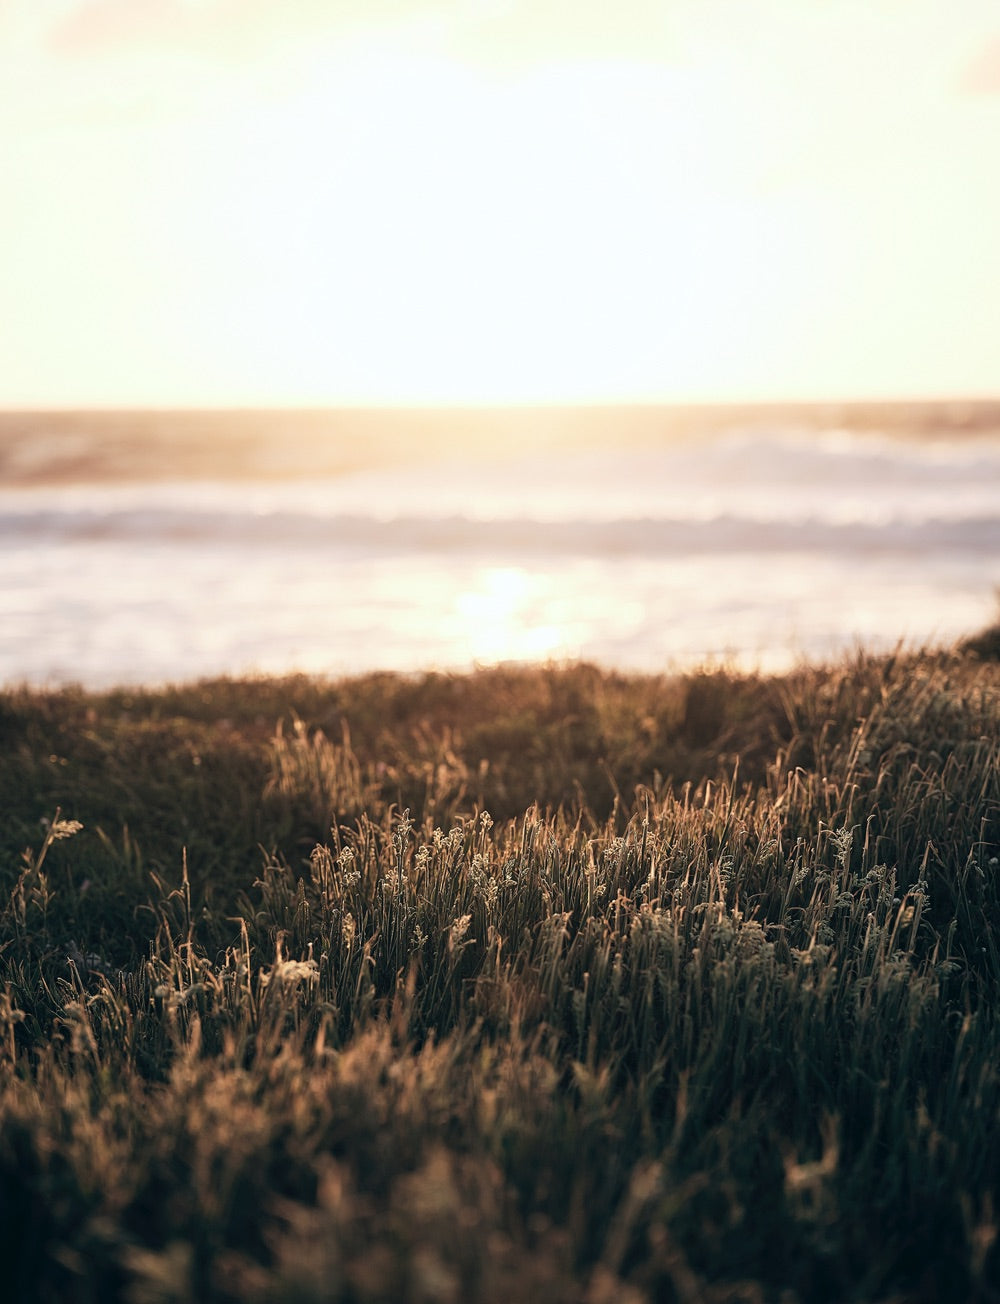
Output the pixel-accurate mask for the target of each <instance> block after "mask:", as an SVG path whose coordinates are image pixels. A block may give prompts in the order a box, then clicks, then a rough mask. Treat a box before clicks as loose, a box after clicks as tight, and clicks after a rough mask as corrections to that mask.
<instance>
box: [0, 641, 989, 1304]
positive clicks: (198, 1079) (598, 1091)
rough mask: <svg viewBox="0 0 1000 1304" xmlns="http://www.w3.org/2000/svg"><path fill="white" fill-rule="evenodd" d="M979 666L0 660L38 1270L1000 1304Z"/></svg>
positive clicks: (250, 1285)
mask: <svg viewBox="0 0 1000 1304" xmlns="http://www.w3.org/2000/svg"><path fill="white" fill-rule="evenodd" d="M994 656H995V649H994V648H993V646H992V644H991V643H990V641H989V639H986V640H985V641H980V642H979V643H977V644H976V645H975V646H970V647H969V648H967V649H965V650H956V651H955V652H951V653H940V654H939V653H934V654H931V653H926V654H922V655H912V656H910V655H906V656H903V655H899V656H896V657H889V658H872V657H867V656H858V657H857V658H855V659H854V660H852V661H850V662H848V663H845V664H843V665H840V666H837V667H835V668H829V669H823V670H820V669H803V670H801V671H798V672H796V673H794V674H791V675H789V676H787V677H784V678H775V679H765V678H758V677H753V676H749V677H745V676H739V675H736V674H730V673H726V672H722V671H719V672H711V673H703V674H695V675H691V676H688V677H681V678H665V677H664V678H649V677H644V678H640V677H623V676H618V675H612V674H606V673H602V672H600V671H598V670H596V669H593V668H591V667H586V666H582V667H571V668H566V669H559V668H546V669H531V670H513V669H501V670H488V671H487V670H484V671H480V672H478V673H477V674H475V675H470V676H466V677H446V676H428V677H424V678H419V679H407V678H402V677H394V676H385V675H382V676H373V677H368V678H363V679H355V680H349V681H342V682H336V683H323V682H319V681H315V680H307V679H293V680H281V681H273V680H266V681H265V680H262V681H244V682H235V681H220V682H212V683H201V684H197V685H192V686H188V687H183V688H176V689H169V690H164V691H158V692H129V693H111V694H102V695H95V694H87V693H84V692H82V691H66V692H59V693H38V692H30V691H13V692H7V693H5V694H2V695H0V794H2V802H3V820H2V822H0V1084H2V1085H0V1242H2V1245H0V1249H2V1253H3V1256H4V1264H5V1269H4V1270H5V1277H6V1281H7V1282H8V1283H9V1288H10V1292H11V1293H10V1298H12V1299H17V1300H34V1299H38V1300H45V1301H56V1300H60V1301H63V1300H66V1299H73V1300H80V1301H95V1302H96V1301H102V1304H104V1302H105V1301H118V1300H121V1301H131V1302H132V1304H151V1302H152V1301H170V1300H175V1301H183V1300H205V1301H235V1300H248V1301H260V1302H261V1304H264V1301H278V1302H279V1304H280V1302H286V1304H292V1302H293V1301H294V1302H295V1304H301V1302H304V1301H344V1302H345V1304H346V1302H347V1301H387V1302H388V1301H410V1300H413V1301H426V1302H427V1304H430V1302H431V1301H443V1302H454V1304H461V1302H464V1301H472V1300H483V1301H491V1302H495V1304H506V1302H507V1301H513V1300H518V1301H521V1300H523V1301H533V1300H544V1301H545V1302H546V1304H558V1302H559V1301H566V1302H567V1304H570V1302H571V1301H587V1304H612V1301H615V1302H618V1301H625V1302H626V1304H640V1302H641V1301H654V1300H655V1301H661V1300H662V1301H671V1300H677V1301H683V1302H685V1304H686V1302H688V1301H702V1300H708V1301H711V1300H718V1301H722V1300H745V1301H757V1300H775V1301H781V1304H791V1302H792V1301H795V1300H802V1301H813V1300H819V1301H824V1300H829V1301H846V1300H881V1301H890V1300H896V1301H898V1300H926V1301H936V1300H952V1299H953V1300H983V1301H987V1300H993V1299H997V1298H1000V1246H998V1245H997V1243H996V1239H995V1238H996V1232H997V1228H998V1225H1000V1224H998V1218H1000V1023H998V1014H1000V999H998V996H1000V933H998V920H1000V913H998V911H1000V664H998V663H997V661H996V660H995V659H994ZM78 825H82V827H78Z"/></svg>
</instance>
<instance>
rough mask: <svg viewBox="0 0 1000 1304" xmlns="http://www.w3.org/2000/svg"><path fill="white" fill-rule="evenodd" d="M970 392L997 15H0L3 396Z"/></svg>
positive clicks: (679, 7) (979, 356)
mask: <svg viewBox="0 0 1000 1304" xmlns="http://www.w3.org/2000/svg"><path fill="white" fill-rule="evenodd" d="M997 394H1000V8H998V6H997V3H996V0H961V3H955V0H616V3H615V4H613V5H612V4H609V3H608V2H607V0H0V406H5V407H18V406H129V405H156V406H161V405H162V406H198V405H224V406H252V405H284V404H293V405H325V404H359V403H361V404H369V403H376V404H377V403H388V404H400V403H504V402H520V403H534V402H570V403H587V402H601V403H604V402H660V401H668V402H669V401H697V400H709V401H720V400H721V401H727V400H752V399H768V400H772V399H810V398H822V399H826V398H854V397H858V398H868V397H885V398H893V397H899V398H903V397H950V396H982V397H986V396H995V395H997Z"/></svg>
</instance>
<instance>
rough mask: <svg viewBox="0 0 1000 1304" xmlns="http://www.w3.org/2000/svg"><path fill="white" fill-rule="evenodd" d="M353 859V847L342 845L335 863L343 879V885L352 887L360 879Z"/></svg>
mask: <svg viewBox="0 0 1000 1304" xmlns="http://www.w3.org/2000/svg"><path fill="white" fill-rule="evenodd" d="M354 860H355V856H354V848H353V847H344V849H343V851H341V853H340V855H339V856H338V857H337V865H338V866H339V868H340V873H341V876H342V877H343V880H344V887H354V886H355V885H356V884H357V883H358V882H359V881H360V879H361V873H360V871H359V870H358V869H356V868H355V864H354Z"/></svg>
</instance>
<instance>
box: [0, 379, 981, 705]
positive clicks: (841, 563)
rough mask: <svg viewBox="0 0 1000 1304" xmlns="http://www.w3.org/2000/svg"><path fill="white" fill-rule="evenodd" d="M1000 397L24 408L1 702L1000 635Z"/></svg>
mask: <svg viewBox="0 0 1000 1304" xmlns="http://www.w3.org/2000/svg"><path fill="white" fill-rule="evenodd" d="M998 589H1000V404H991V403H963V404H957V403H950V404H886V405H871V404H869V405H825V406H794V407H724V408H686V409H685V408H655V407H648V408H620V409H616V408H607V409H594V408H591V409H575V410H574V409H562V408H551V409H544V408H540V409H530V410H529V409H506V410H505V409H495V410H490V411H485V410H484V411H473V410H470V411H462V410H447V411H437V412H435V411H406V410H397V411H393V410H383V411H355V412H351V411H331V412H294V411H286V412H245V413H234V412H226V413H222V412H219V413H211V412H174V413H172V412H145V413H144V412H112V413H97V412H87V413H71V412H60V413H16V412H7V413H0V616H2V631H3V632H2V637H0V682H3V683H6V684H12V683H17V682H28V683H31V684H36V685H56V684H62V683H67V682H79V683H82V684H84V685H87V686H91V687H102V686H110V685H115V684H139V683H143V684H157V683H162V682H165V681H180V680H188V679H191V678H197V677H202V676H212V675H219V674H244V673H253V672H265V673H282V672H286V671H291V670H304V671H308V672H311V673H324V674H342V673H352V672H356V671H367V670H374V669H391V670H399V671H415V670H423V669H430V668H437V669H466V668H469V667H471V666H473V665H474V664H476V663H493V662H498V661H522V660H531V661H536V660H547V659H554V660H565V659H577V658H582V659H586V660H589V661H595V662H598V663H600V664H602V665H604V666H608V667H613V668H620V669H623V670H663V669H669V668H672V667H678V668H679V667H685V666H690V665H691V664H693V663H699V662H704V661H706V660H714V661H723V660H725V661H727V662H729V663H731V664H736V665H738V666H741V667H747V668H750V667H760V668H763V669H781V668H784V667H786V666H788V665H790V664H793V663H794V662H795V661H797V660H799V659H803V658H806V659H813V660H815V659H825V658H829V657H833V656H837V655H839V654H841V653H842V652H844V651H849V650H850V649H852V648H853V647H855V646H857V645H864V646H866V647H868V648H872V649H890V648H892V647H894V646H896V645H897V644H898V643H900V642H902V643H903V644H904V645H906V646H915V645H918V644H925V643H948V642H951V641H952V640H954V639H956V638H958V637H961V636H963V635H965V634H969V633H973V632H975V631H976V630H978V629H980V628H981V627H983V626H984V625H986V624H989V623H990V622H991V621H992V620H994V619H996V617H997V591H998Z"/></svg>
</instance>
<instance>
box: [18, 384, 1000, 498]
mask: <svg viewBox="0 0 1000 1304" xmlns="http://www.w3.org/2000/svg"><path fill="white" fill-rule="evenodd" d="M734 423H735V424H739V425H740V426H741V427H747V426H750V427H753V426H757V425H763V426H772V427H773V426H774V425H778V426H779V427H780V428H782V429H789V430H797V431H801V432H817V433H818V432H821V431H835V430H842V429H847V430H852V431H857V432H867V431H871V432H873V433H875V432H877V433H879V434H881V435H883V436H888V437H891V438H906V439H911V440H912V439H925V438H935V437H937V438H940V437H949V438H962V439H975V438H989V437H990V436H993V437H996V436H1000V399H974V400H962V399H941V400H932V401H916V402H907V401H877V402H867V401H856V402H840V401H838V402H816V403H800V402H790V403H746V404H739V403H727V404H679V405H655V404H636V405H594V406H586V405H568V406H561V405H549V406H545V405H524V406H510V407H507V406H503V407H475V406H469V407H413V408H403V407H400V408H374V407H357V408H355V407H343V408H302V409H297V408H259V409H235V408H234V409H197V408H179V409H166V408H164V409H150V408H113V409H81V410H78V411H74V410H69V409H51V410H46V409H17V410H15V409H10V410H0V484H2V485H3V486H5V487H7V488H16V487H20V486H25V487H28V486H38V485H43V484H72V483H80V482H91V481H92V482H105V483H107V482H109V483H115V482H123V481H134V480H139V481H142V480H150V479H163V478H168V477H173V476H178V475H179V476H180V478H183V479H193V480H204V479H218V478H225V479H227V480H234V479H235V480H248V481H253V480H260V479H297V478H303V477H309V476H336V475H342V474H347V473H350V472H351V471H356V470H361V469H364V468H367V467H372V466H378V465H384V464H385V463H387V462H389V463H392V464H395V465H404V466H405V465H426V464H427V463H428V462H439V461H448V460H449V459H452V458H456V457H460V458H461V459H463V460H465V461H480V460H482V461H495V460H504V459H507V458H510V457H516V456H518V455H523V454H524V453H526V452H531V451H533V450H544V451H547V452H560V451H563V450H565V451H567V452H568V451H572V450H583V449H587V448H595V447H607V446H608V445H609V444H612V445H613V444H616V443H621V444H622V445H628V446H630V447H632V448H636V447H638V448H643V447H650V448H655V447H657V446H659V447H662V446H664V445H665V444H670V443H675V442H678V441H684V440H686V439H691V438H695V439H699V438H704V437H705V436H707V435H710V434H713V433H720V432H723V431H726V430H728V429H730V428H732V426H733V425H734ZM626 427H627V429H626Z"/></svg>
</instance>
